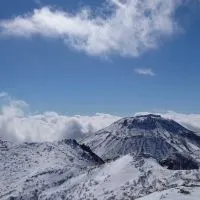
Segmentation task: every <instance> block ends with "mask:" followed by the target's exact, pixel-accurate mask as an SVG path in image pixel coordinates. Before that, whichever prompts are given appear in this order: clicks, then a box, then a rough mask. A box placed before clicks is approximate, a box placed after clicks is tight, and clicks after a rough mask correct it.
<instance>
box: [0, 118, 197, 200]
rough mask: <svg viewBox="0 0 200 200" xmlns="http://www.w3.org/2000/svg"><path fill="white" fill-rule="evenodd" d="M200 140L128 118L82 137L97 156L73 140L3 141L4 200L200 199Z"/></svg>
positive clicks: (165, 124) (0, 199)
mask: <svg viewBox="0 0 200 200" xmlns="http://www.w3.org/2000/svg"><path fill="white" fill-rule="evenodd" d="M199 141H200V140H199V135H198V134H195V133H194V132H192V131H189V130H187V129H185V128H184V127H182V126H181V125H179V124H177V123H176V122H174V121H172V120H167V119H163V118H161V117H160V116H157V115H146V116H137V117H129V118H124V119H121V120H119V121H117V122H115V123H114V124H112V125H110V126H109V127H107V128H105V129H103V130H100V131H98V132H96V133H94V135H91V136H90V137H88V138H86V139H84V142H85V143H87V144H88V145H89V146H90V147H91V149H93V150H94V151H95V152H96V153H97V154H98V155H99V156H97V155H96V154H95V153H93V152H92V151H91V149H90V148H89V147H88V146H86V145H84V144H82V145H80V144H78V143H77V142H76V141H75V140H63V141H58V142H51V143H50V142H45V143H24V144H20V145H16V144H13V143H9V142H6V141H1V140H0V177H1V179H0V200H135V199H137V200H151V199H153V200H165V199H166V200H175V199H177V198H179V199H182V200H197V199H199V196H200V170H199V169H197V168H198V167H199V166H198V165H199V155H200V153H199V152H200V151H199V148H200V145H199V144H200V143H199ZM100 157H102V158H100ZM105 161H106V162H105ZM174 169H176V170H174ZM180 169H184V170H180Z"/></svg>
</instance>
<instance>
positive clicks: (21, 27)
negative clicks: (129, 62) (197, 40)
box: [0, 0, 182, 57]
mask: <svg viewBox="0 0 200 200" xmlns="http://www.w3.org/2000/svg"><path fill="white" fill-rule="evenodd" d="M181 5H182V0H151V1H149V0H110V1H106V2H105V3H104V4H103V7H102V8H101V9H100V10H103V11H102V12H100V11H99V12H98V11H94V10H91V9H90V8H89V7H87V8H82V9H81V10H80V11H78V12H76V13H70V12H65V11H63V10H59V9H55V8H52V7H47V6H46V7H42V8H40V9H35V10H34V11H33V12H32V13H27V14H24V15H21V16H17V17H15V18H13V19H8V20H2V21H0V34H1V35H6V36H18V37H25V38H29V37H32V36H35V35H39V36H43V37H48V38H57V39H63V41H64V43H65V44H66V45H68V46H69V47H72V48H74V49H76V50H78V51H83V52H85V53H87V54H89V55H95V56H104V55H109V54H113V53H114V54H119V55H121V56H133V57H136V56H139V55H140V54H141V53H143V52H145V51H147V50H150V49H155V48H157V46H158V45H159V42H160V40H161V39H163V38H166V37H169V36H171V35H173V34H174V33H176V31H177V30H178V24H177V22H176V20H175V17H174V15H175V13H176V10H177V8H178V7H180V6H181Z"/></svg>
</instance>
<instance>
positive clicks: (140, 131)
mask: <svg viewBox="0 0 200 200" xmlns="http://www.w3.org/2000/svg"><path fill="white" fill-rule="evenodd" d="M84 143H85V144H86V145H88V146H90V148H91V149H92V150H93V151H94V152H95V153H96V154H97V155H99V156H100V157H102V158H103V159H104V160H113V159H116V158H118V157H120V156H122V155H126V154H129V153H131V154H132V155H134V156H136V157H138V156H142V157H152V158H155V159H156V160H157V161H158V162H159V163H160V164H162V165H167V167H168V168H169V169H197V168H198V161H199V158H198V156H199V152H200V136H199V135H197V134H196V133H194V132H192V131H190V130H187V129H186V128H184V127H183V126H181V125H180V124H178V123H177V122H175V121H173V120H168V119H164V118H162V117H161V116H159V115H153V114H149V115H141V116H136V117H127V118H123V119H120V120H119V121H117V122H115V123H113V124H112V125H110V126H108V127H107V128H105V129H102V130H100V131H98V132H96V133H95V134H93V135H92V136H90V137H88V138H86V139H85V140H84Z"/></svg>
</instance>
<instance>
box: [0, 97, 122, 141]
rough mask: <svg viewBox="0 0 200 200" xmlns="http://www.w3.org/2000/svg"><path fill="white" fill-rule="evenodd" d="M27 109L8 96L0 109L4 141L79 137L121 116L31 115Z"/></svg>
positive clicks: (20, 102) (0, 130) (1, 135)
mask: <svg viewBox="0 0 200 200" xmlns="http://www.w3.org/2000/svg"><path fill="white" fill-rule="evenodd" d="M4 100H5V99H4ZM27 110H28V104H27V103H25V102H24V101H21V100H13V99H12V98H11V97H9V98H7V103H6V104H3V105H2V106H1V108H0V139H1V140H8V141H12V142H25V141H28V142H32V141H34V142H42V141H54V140H61V139H78V138H81V137H84V136H85V135H86V134H87V135H88V134H91V133H92V132H94V131H96V130H99V129H101V128H104V127H106V126H108V125H110V124H111V123H113V122H114V121H116V120H118V119H119V118H120V117H118V116H113V115H109V114H102V113H97V114H95V115H93V116H79V115H76V116H65V115H60V114H58V113H56V112H45V113H41V114H31V113H30V112H28V111H27Z"/></svg>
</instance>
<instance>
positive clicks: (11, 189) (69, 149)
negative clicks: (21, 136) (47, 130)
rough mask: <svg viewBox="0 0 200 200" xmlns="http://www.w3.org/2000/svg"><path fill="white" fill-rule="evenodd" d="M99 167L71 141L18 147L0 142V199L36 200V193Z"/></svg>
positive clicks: (92, 156) (97, 161) (96, 159)
mask: <svg viewBox="0 0 200 200" xmlns="http://www.w3.org/2000/svg"><path fill="white" fill-rule="evenodd" d="M100 164H103V161H102V160H101V159H100V158H99V157H98V156H96V155H95V154H94V153H93V152H91V150H90V149H89V148H88V147H86V146H85V145H79V144H78V143H77V142H76V141H75V140H63V141H60V142H54V143H47V142H46V143H25V144H21V145H12V144H10V143H8V142H3V141H0V177H1V180H0V199H4V198H5V199H9V198H10V199H14V197H15V196H17V197H19V196H21V197H23V199H29V198H32V199H37V196H38V191H40V190H47V189H48V188H52V187H56V186H59V185H61V184H62V183H63V182H65V181H67V179H70V178H71V177H74V176H77V175H79V174H81V173H83V172H84V171H85V169H87V168H88V169H89V168H91V167H93V166H98V165H100ZM24 191H26V192H25V193H24ZM26 195H29V196H28V197H26Z"/></svg>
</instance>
